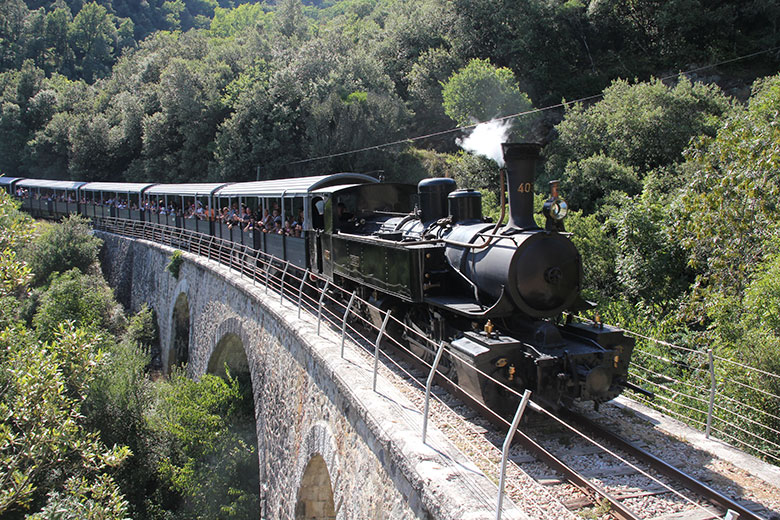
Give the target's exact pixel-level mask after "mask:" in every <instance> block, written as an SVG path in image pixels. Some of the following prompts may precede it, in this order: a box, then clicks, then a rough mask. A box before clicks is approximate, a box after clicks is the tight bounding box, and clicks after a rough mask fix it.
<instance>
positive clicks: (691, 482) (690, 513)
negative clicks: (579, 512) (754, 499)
mask: <svg viewBox="0 0 780 520" xmlns="http://www.w3.org/2000/svg"><path fill="white" fill-rule="evenodd" d="M559 415H560V416H561V419H562V420H563V421H562V422H561V428H562V429H563V430H566V429H570V431H571V432H574V431H578V432H580V433H583V432H584V433H585V435H583V436H582V437H580V439H595V440H596V443H594V444H590V445H588V444H587V443H586V444H584V445H581V446H579V447H577V448H574V449H571V448H570V449H568V450H566V451H567V452H568V455H567V458H566V459H564V457H563V456H561V455H559V454H558V455H557V454H556V453H555V452H554V450H552V449H549V448H548V447H545V446H543V445H542V443H540V442H537V441H536V440H534V438H533V437H534V436H533V435H532V434H531V435H529V434H526V433H523V432H520V434H519V435H516V437H515V441H516V442H518V444H519V445H520V446H522V447H523V448H524V449H525V450H526V451H527V452H528V453H529V454H530V455H532V456H533V457H535V458H537V459H538V460H540V461H542V462H544V464H545V465H546V466H547V467H548V468H549V469H551V470H553V471H554V472H556V473H557V474H559V475H561V476H562V477H563V478H564V479H565V480H566V481H567V482H568V483H570V484H571V485H573V486H575V487H576V488H578V489H579V490H581V491H582V493H583V496H582V497H581V498H579V499H572V500H568V501H566V505H567V507H569V508H578V507H579V508H581V507H587V506H593V507H596V508H597V509H600V510H602V511H604V512H605V513H607V512H608V514H609V516H612V517H615V518H618V519H621V520H638V519H646V518H648V516H646V515H645V514H643V513H644V512H643V511H641V510H638V509H636V508H635V507H632V506H631V505H630V504H629V503H630V502H631V501H632V500H636V499H642V498H646V497H657V498H659V499H662V498H661V497H664V496H666V500H671V501H673V502H679V503H681V504H685V502H687V504H685V505H687V509H685V510H683V511H679V512H677V513H675V514H673V515H670V516H668V518H676V519H690V520H693V519H696V520H706V519H709V518H724V517H726V516H727V514H728V512H729V511H731V518H737V516H736V515H738V518H741V519H750V520H763V519H764V518H765V517H763V516H761V515H760V514H758V513H757V512H755V511H753V510H751V509H749V508H747V507H745V506H744V505H742V504H740V503H739V502H737V501H736V500H734V499H732V498H730V497H728V496H726V495H725V494H723V493H721V492H719V491H717V490H715V489H714V488H712V487H710V486H709V485H707V484H705V483H704V482H702V481H701V480H698V479H696V478H694V477H693V476H691V475H689V474H688V473H686V472H684V471H682V470H681V469H679V468H677V467H675V466H673V465H672V464H669V463H668V462H666V461H664V460H662V459H661V458H660V457H658V456H656V455H654V454H652V453H650V452H649V451H648V450H646V449H643V448H642V447H640V446H638V445H637V444H636V443H634V442H631V441H629V440H627V439H625V438H624V437H622V436H620V435H618V434H616V433H615V432H613V431H611V430H610V429H608V428H605V427H602V426H601V425H599V424H598V423H596V422H594V421H592V420H591V419H589V418H587V417H585V416H583V415H581V414H579V413H576V412H574V411H571V410H565V411H562V412H560V413H559ZM545 419H549V418H547V417H546V418H545ZM546 435H547V436H548V437H549V432H547V434H546ZM574 437H578V435H577V434H575V433H572V438H574ZM572 442H575V441H574V440H572ZM580 444H581V443H580ZM605 454H610V455H611V456H613V457H614V460H615V462H617V464H613V465H603V466H601V467H599V466H600V464H599V463H595V462H591V464H590V467H589V468H587V465H588V461H589V460H591V461H597V460H600V459H601V458H602V457H603V456H604V455H605ZM573 458H579V459H584V460H580V461H579V463H578V464H577V466H578V467H580V468H582V467H586V469H584V470H582V469H576V468H575V466H574V464H572V461H571V460H568V459H573ZM516 460H517V459H516ZM523 460H525V461H526V462H527V461H528V459H520V461H523ZM636 477H639V478H640V479H641V480H645V482H646V483H645V485H644V486H638V487H636V488H634V489H633V490H632V489H630V487H628V488H627V487H626V486H614V485H612V484H607V483H606V482H609V481H613V482H614V481H615V480H624V481H625V480H632V479H633V480H636ZM538 481H541V482H542V483H547V484H555V483H556V478H555V477H554V476H553V477H552V478H551V476H549V475H542V476H541V477H540V478H539V479H538ZM557 482H560V480H557ZM683 489H684V490H686V492H682V490H683ZM764 511H765V512H766V518H768V517H769V516H770V515H771V512H770V511H768V510H764ZM660 517H662V518H667V516H664V515H661V516H660ZM651 518H652V516H651Z"/></svg>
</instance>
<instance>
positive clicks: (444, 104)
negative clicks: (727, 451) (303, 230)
mask: <svg viewBox="0 0 780 520" xmlns="http://www.w3.org/2000/svg"><path fill="white" fill-rule="evenodd" d="M778 27H780V4H778V3H777V2H776V1H772V0H755V1H751V2H739V1H725V0H715V1H708V2H704V1H703V0H666V1H662V0H634V1H630V2H629V1H625V0H593V1H590V2H586V1H581V0H568V1H563V0H527V1H517V2H506V1H503V0H417V1H403V0H345V1H338V2H337V1H323V2H303V3H302V2H301V1H300V0H280V1H279V2H276V3H253V2H227V1H220V2H217V1H215V0H197V1H196V0H175V1H166V2H161V1H159V0H157V1H151V0H150V1H149V2H143V3H136V2H124V1H120V0H114V1H113V2H111V1H108V0H105V1H99V2H90V3H84V2H82V1H63V0H57V1H54V2H44V1H38V2H35V1H27V2H22V1H21V0H9V1H6V2H4V3H3V4H2V6H0V45H1V46H0V171H2V172H3V173H5V174H7V175H9V176H30V177H44V178H71V179H79V180H89V181H93V180H113V181H142V180H144V181H155V182H185V181H187V182H189V181H242V180H254V179H255V178H262V179H265V178H278V177H289V176H300V175H308V174H321V173H325V172H333V171H376V170H384V172H385V175H386V177H387V178H388V179H389V180H407V181H416V180H418V179H419V178H422V177H423V176H427V175H439V176H441V175H449V176H452V177H454V178H455V179H457V180H458V182H459V183H460V184H461V185H467V186H471V187H476V188H486V189H487V190H488V193H487V195H486V197H485V199H486V200H488V201H496V200H497V197H496V191H497V180H496V179H497V173H496V166H495V164H494V163H492V161H489V160H487V159H483V158H479V157H475V156H473V155H470V154H466V153H464V152H461V151H458V149H457V146H456V145H455V137H456V136H458V135H459V133H450V134H445V135H439V136H437V137H432V138H428V139H420V140H416V141H414V142H409V141H406V139H407V138H410V137H414V136H421V135H426V134H430V133H435V132H439V131H442V130H447V129H451V128H453V127H455V126H458V125H466V124H468V123H471V122H477V121H480V120H485V119H490V118H494V117H498V116H505V115H509V114H513V113H519V112H532V113H530V114H528V115H526V116H522V117H518V118H516V119H514V120H513V125H514V126H513V136H512V138H513V139H514V140H522V139H530V140H536V141H541V142H543V143H545V144H546V145H547V146H546V148H545V155H546V159H547V161H546V165H545V170H544V172H543V175H542V179H540V182H538V183H537V190H543V189H544V186H545V184H544V181H545V180H550V179H554V178H559V179H561V181H562V188H563V194H564V196H565V197H567V198H568V199H569V201H570V202H571V206H572V208H573V209H574V210H575V211H574V212H573V215H572V216H571V218H570V219H569V220H568V222H567V226H568V228H567V229H568V230H569V231H572V232H573V233H574V239H575V241H576V242H577V245H578V246H579V247H580V250H581V251H582V253H583V259H584V264H585V271H586V279H585V293H586V296H587V297H589V298H590V299H593V300H595V301H597V302H598V303H599V304H600V306H601V307H600V308H601V311H600V312H601V313H602V314H603V315H604V318H605V320H606V321H609V322H612V323H615V324H618V325H622V326H625V327H629V328H632V329H634V330H636V331H638V332H641V333H645V334H648V335H651V336H654V337H658V338H662V339H665V340H670V341H674V342H676V343H678V344H680V345H681V346H684V347H685V348H690V349H693V350H694V351H703V350H704V349H707V348H712V349H714V350H715V351H716V353H718V355H720V356H723V357H726V358H728V359H731V360H734V361H737V362H742V363H745V364H747V365H750V366H753V367H756V368H759V369H763V370H764V371H767V372H770V373H775V374H776V373H780V355H779V354H778V352H780V321H779V320H778V316H780V279H779V278H778V276H777V274H778V272H780V256H778V254H777V251H778V245H780V230H778V223H779V222H780V213H779V212H780V208H778V204H777V200H778V195H779V194H780V178H779V176H780V174H779V172H780V127H778V124H777V119H778V116H777V114H778V113H780V75H778V69H779V66H780V52H779V51H778V46H780V31H778ZM709 64H719V65H717V66H715V67H706V66H707V65H709ZM680 71H690V72H688V73H686V74H683V75H678V74H677V73H678V72H680ZM659 78H663V79H659ZM564 99H565V100H569V101H571V100H577V99H584V100H583V101H582V102H577V103H565V104H563V105H561V106H560V107H558V108H555V109H551V110H544V111H541V112H533V111H532V110H530V109H532V108H534V107H535V108H546V107H549V106H554V105H558V104H559V103H561V101H562V100H564ZM396 141H398V142H399V143H401V144H397V145H394V146H389V147H384V148H381V149H373V150H371V151H370V152H359V153H349V154H343V155H341V154H339V153H340V152H348V151H351V150H358V149H362V148H366V147H372V146H375V145H379V144H383V143H389V142H396ZM333 154H336V155H335V156H334V155H333ZM321 156H327V158H325V159H320V160H311V161H307V160H308V159H313V158H319V157H321ZM301 161H305V162H301ZM487 209H488V210H491V209H494V208H487ZM658 355H660V356H666V355H669V356H671V354H670V353H668V352H664V351H663V350H661V351H659V352H658ZM686 366H687V365H686ZM694 368H695V367H694V366H693V365H691V366H690V367H688V368H684V369H682V370H680V373H679V374H676V377H679V378H682V379H684V380H687V378H689V377H691V378H692V377H694V376H693V373H694V372H695V370H694ZM721 376H722V377H724V378H726V379H728V378H731V379H732V380H733V379H734V377H735V376H733V374H729V373H725V372H724V373H723V374H721ZM745 377H749V378H748V379H746V380H745V381H740V382H741V384H742V385H743V386H744V388H743V387H740V389H738V390H736V392H737V393H738V394H739V395H740V397H741V398H744V399H745V402H747V403H749V404H750V405H751V406H753V407H754V408H755V409H756V410H759V411H763V412H767V413H769V418H767V417H764V416H760V417H761V418H759V419H756V420H760V421H762V422H764V423H765V425H767V426H769V427H771V428H774V431H777V430H780V424H778V423H780V420H778V419H777V416H776V413H777V409H778V408H780V403H778V399H777V398H775V397H771V396H772V395H774V396H777V395H780V384H778V382H777V381H778V380H777V379H771V378H763V377H761V376H760V375H759V374H758V373H752V374H749V375H748V376H745ZM752 389H760V390H762V391H764V392H769V394H770V396H767V395H766V393H761V392H758V391H755V390H752ZM681 413H684V414H687V413H688V412H683V411H681ZM773 417H774V418H773ZM743 426H744V429H745V430H748V431H749V430H750V429H751V428H752V426H751V425H749V424H745V425H743ZM741 427H742V426H741ZM735 435H737V436H738V437H739V436H740V435H742V434H739V433H735ZM745 435H748V434H745ZM761 440H762V441H763V440H768V441H770V442H769V443H767V444H766V446H765V449H766V453H769V454H770V458H771V457H775V459H774V460H780V458H778V457H780V448H778V447H780V439H774V440H772V439H763V438H762V439H761Z"/></svg>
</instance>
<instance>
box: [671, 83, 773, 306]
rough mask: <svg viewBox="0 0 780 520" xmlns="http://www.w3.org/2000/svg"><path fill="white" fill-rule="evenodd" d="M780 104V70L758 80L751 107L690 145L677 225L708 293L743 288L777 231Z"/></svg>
mask: <svg viewBox="0 0 780 520" xmlns="http://www.w3.org/2000/svg"><path fill="white" fill-rule="evenodd" d="M778 110H780V76H774V77H771V78H767V79H765V80H763V81H760V82H757V83H756V85H755V87H754V92H753V95H752V97H751V99H750V104H749V107H748V108H747V109H746V110H739V111H736V112H735V113H734V114H733V115H732V116H731V117H730V118H729V119H728V121H727V123H726V124H725V125H724V126H723V127H722V128H721V129H720V131H719V132H718V135H717V137H715V138H713V139H706V140H703V141H702V142H701V143H699V144H698V145H697V146H695V147H693V148H692V149H691V150H690V151H689V153H688V162H689V167H690V168H691V170H692V172H691V175H692V178H691V180H690V182H689V184H688V185H687V186H686V187H685V189H684V190H683V192H682V193H681V195H680V197H679V199H678V206H677V212H678V215H679V218H680V225H679V227H678V230H679V233H680V236H681V238H682V240H683V242H682V243H683V245H684V247H685V248H686V250H687V252H688V255H689V262H690V263H691V264H692V265H693V266H694V267H695V268H696V269H697V271H698V272H699V273H700V275H701V278H700V281H699V285H700V286H701V289H702V290H703V291H704V292H705V293H707V292H717V293H725V294H730V295H737V296H739V295H741V294H742V292H743V290H744V289H745V287H746V286H747V284H748V283H749V280H750V277H751V275H752V274H753V272H754V268H755V266H758V265H761V263H762V261H763V259H764V256H765V255H766V253H767V252H768V251H769V250H770V249H768V244H769V242H768V239H769V237H771V236H773V235H776V234H777V232H778V230H777V225H776V223H777V221H778V206H777V200H778V196H779V195H780V182H778V177H777V175H776V173H777V171H778V169H780V128H778V126H777V123H776V114H777V111H778Z"/></svg>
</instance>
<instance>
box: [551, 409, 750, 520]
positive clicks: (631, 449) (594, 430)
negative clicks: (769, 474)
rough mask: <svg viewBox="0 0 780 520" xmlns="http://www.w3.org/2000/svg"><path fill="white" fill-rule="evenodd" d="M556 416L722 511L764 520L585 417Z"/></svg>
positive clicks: (562, 413) (564, 412)
mask: <svg viewBox="0 0 780 520" xmlns="http://www.w3.org/2000/svg"><path fill="white" fill-rule="evenodd" d="M559 416H561V417H562V418H564V419H565V420H566V421H567V422H568V423H569V424H570V425H571V426H575V425H576V428H578V429H586V430H588V431H589V432H590V433H591V434H594V435H597V436H599V437H601V438H603V439H605V440H607V441H609V442H611V443H614V444H615V445H616V446H618V447H619V448H620V449H621V450H623V451H625V452H627V453H629V454H630V455H631V456H633V457H635V458H637V459H639V460H641V461H643V462H645V463H646V464H649V465H650V467H651V468H653V469H654V470H655V471H657V472H658V473H660V474H662V475H665V476H667V477H669V478H671V479H673V480H675V481H677V482H679V483H680V484H682V485H683V486H685V487H686V488H688V489H689V490H691V491H693V492H694V493H696V494H697V495H699V496H701V497H702V498H704V499H706V500H708V501H709V502H710V503H712V504H714V505H716V506H718V507H720V508H721V509H723V510H724V512H726V511H728V510H729V509H730V510H732V511H735V512H737V513H739V518H740V519H750V520H765V519H764V518H762V517H761V516H759V515H757V514H756V513H754V512H753V511H751V510H750V509H747V508H746V507H745V506H743V505H741V504H740V503H738V502H736V501H735V500H732V499H731V498H729V497H727V496H725V495H723V494H722V493H720V492H718V491H716V490H715V489H713V488H711V487H710V486H708V485H707V484H705V483H703V482H701V481H700V480H698V479H696V478H694V477H692V476H691V475H688V474H687V473H685V472H684V471H682V470H680V469H679V468H676V467H674V466H672V465H671V464H669V463H668V462H665V461H663V460H661V459H659V458H658V457H656V456H655V455H653V454H652V453H650V452H648V451H645V450H643V449H642V448H640V447H639V446H637V445H636V444H634V443H632V442H631V441H629V440H628V439H626V438H624V437H622V436H620V435H618V434H617V433H615V432H613V431H611V430H609V429H607V428H604V427H603V426H601V425H599V424H597V423H595V422H593V421H592V420H590V419H588V418H587V417H585V416H583V415H581V414H579V413H577V412H574V411H572V410H568V409H562V410H561V411H560V413H559Z"/></svg>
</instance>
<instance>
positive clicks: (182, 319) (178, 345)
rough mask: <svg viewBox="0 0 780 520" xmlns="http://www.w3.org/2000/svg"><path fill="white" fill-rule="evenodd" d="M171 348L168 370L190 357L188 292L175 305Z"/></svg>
mask: <svg viewBox="0 0 780 520" xmlns="http://www.w3.org/2000/svg"><path fill="white" fill-rule="evenodd" d="M171 321H172V324H171V326H172V328H173V330H172V331H171V338H172V341H171V350H170V352H169V354H168V372H170V371H171V369H172V368H173V367H175V366H180V365H184V364H186V363H187V362H188V361H189V357H190V302H189V299H188V298H187V293H181V294H179V296H178V297H177V298H176V303H175V304H174V305H173V319H172V320H171Z"/></svg>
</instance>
